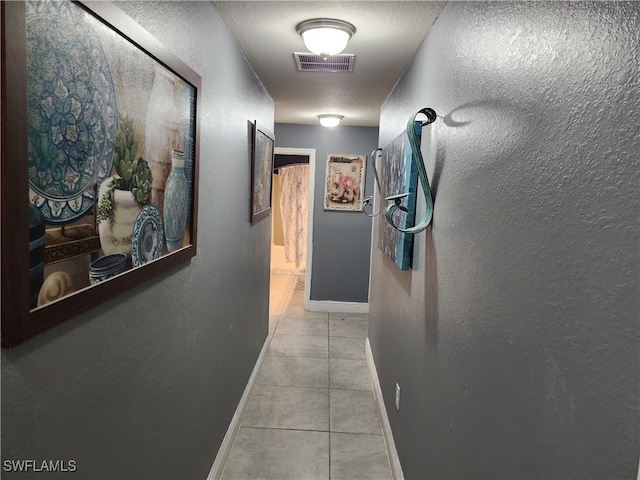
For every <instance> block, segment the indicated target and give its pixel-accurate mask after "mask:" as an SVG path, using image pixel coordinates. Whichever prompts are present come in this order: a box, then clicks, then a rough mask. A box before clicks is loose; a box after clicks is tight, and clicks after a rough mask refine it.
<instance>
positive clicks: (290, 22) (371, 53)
mask: <svg viewBox="0 0 640 480" xmlns="http://www.w3.org/2000/svg"><path fill="white" fill-rule="evenodd" d="M212 3H213V5H214V7H215V9H216V10H217V11H218V13H219V14H220V17H221V18H222V20H223V21H224V23H225V24H226V25H227V27H228V28H229V30H230V31H231V33H232V34H233V35H234V36H235V38H236V40H237V42H238V44H239V46H240V48H241V49H242V51H243V53H244V55H245V57H246V58H247V60H248V62H249V63H250V64H251V66H252V68H253V69H254V71H255V72H256V74H257V75H258V77H259V78H260V80H261V81H262V83H263V84H264V86H265V87H266V88H267V90H268V91H269V93H270V94H271V96H272V97H273V100H274V102H275V117H276V118H275V121H276V122H277V123H296V124H312V125H315V124H317V123H318V119H317V115H318V114H321V113H338V114H341V115H344V116H345V118H344V120H343V124H344V125H358V126H377V125H378V123H379V119H380V106H381V105H382V103H383V102H384V101H385V99H386V98H387V96H388V95H389V93H390V92H391V89H392V88H393V86H394V85H395V83H396V82H397V80H398V78H399V77H400V75H401V74H402V72H403V71H404V70H405V68H406V67H407V66H408V65H409V63H410V62H411V59H412V58H413V55H414V54H415V52H416V50H417V49H418V47H419V46H420V44H421V43H422V41H423V40H424V38H425V36H426V35H427V32H428V31H429V28H430V27H431V25H432V24H433V22H434V21H435V19H436V18H437V16H438V14H439V13H440V10H442V7H443V6H444V4H445V3H446V2H431V1H415V2H403V1H351V2H341V1H322V2H321V1H307V2H297V1H235V0H227V1H213V2H212ZM316 17H329V18H338V19H341V20H346V21H348V22H351V23H352V24H354V25H355V27H356V33H355V35H354V36H353V37H352V38H351V40H350V42H349V45H348V46H347V49H346V50H345V51H344V52H343V53H353V54H355V55H356V60H355V67H354V70H353V72H350V73H326V72H298V71H297V69H296V66H295V61H294V59H293V52H305V51H306V48H305V46H304V43H303V42H302V39H301V38H300V36H299V35H298V34H297V33H296V25H297V24H298V23H300V22H301V21H303V20H308V19H310V18H316Z"/></svg>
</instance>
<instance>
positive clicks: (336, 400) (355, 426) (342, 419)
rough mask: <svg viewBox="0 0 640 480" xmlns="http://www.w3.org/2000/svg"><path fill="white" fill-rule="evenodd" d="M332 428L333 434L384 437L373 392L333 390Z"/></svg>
mask: <svg viewBox="0 0 640 480" xmlns="http://www.w3.org/2000/svg"><path fill="white" fill-rule="evenodd" d="M330 406H331V409H330V412H331V417H330V426H331V431H332V432H344V433H370V434H373V435H382V428H381V427H380V420H379V418H378V411H377V409H376V404H375V402H374V399H373V392H371V391H370V390H369V391H361V390H335V389H332V390H331V394H330Z"/></svg>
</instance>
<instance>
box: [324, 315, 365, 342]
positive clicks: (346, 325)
mask: <svg viewBox="0 0 640 480" xmlns="http://www.w3.org/2000/svg"><path fill="white" fill-rule="evenodd" d="M368 335H369V316H368V315H358V314H339V313H330V314H329V336H331V337H357V338H367V336H368Z"/></svg>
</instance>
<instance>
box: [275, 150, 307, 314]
mask: <svg viewBox="0 0 640 480" xmlns="http://www.w3.org/2000/svg"><path fill="white" fill-rule="evenodd" d="M274 153H275V155H276V156H278V155H280V156H287V157H291V158H293V157H297V159H294V160H291V162H292V163H293V164H295V165H299V166H300V165H308V167H306V168H294V167H295V165H292V168H289V169H288V171H286V170H287V167H286V166H284V167H282V170H280V169H278V170H279V173H278V174H277V175H276V174H274V179H273V183H272V184H273V185H274V188H273V191H274V194H273V199H272V205H273V209H272V212H273V218H272V222H271V224H272V235H271V239H272V240H271V278H272V279H274V276H275V275H280V274H285V275H295V276H296V277H297V279H298V281H297V282H296V284H295V285H294V286H293V288H295V289H303V290H304V308H305V310H308V309H309V301H310V298H311V271H312V262H311V259H312V253H313V241H312V239H313V203H314V202H313V197H314V195H313V193H314V190H315V189H314V185H315V160H316V151H315V149H309V148H281V147H276V148H275V152H274ZM276 163H277V162H276ZM276 168H278V167H277V166H276ZM294 169H297V170H298V171H299V172H298V173H301V171H302V170H306V176H307V177H308V178H307V182H308V183H307V186H308V195H307V199H306V202H304V203H306V212H307V215H306V225H304V227H305V228H304V230H306V232H304V233H303V235H304V238H303V239H298V241H300V242H303V243H304V245H298V249H296V248H292V245H291V243H292V242H295V239H294V238H293V236H292V235H291V234H289V235H285V234H284V233H286V231H287V227H288V226H287V224H286V222H287V219H288V218H289V221H298V222H299V221H300V216H299V215H296V211H293V212H292V214H291V215H287V213H286V212H283V211H282V210H283V209H287V202H288V200H287V198H288V197H287V195H289V196H290V195H292V192H291V190H292V189H291V188H287V185H286V184H285V185H281V182H282V181H287V180H285V178H284V177H285V176H286V175H283V173H288V174H291V173H292V170H294ZM276 177H278V178H276ZM283 188H284V191H285V196H284V197H285V198H284V200H281V194H280V192H281V191H283ZM282 202H284V204H282ZM281 206H282V207H283V209H281V208H280V207H281ZM294 210H296V209H294ZM292 217H297V218H296V219H292ZM283 222H285V223H284V224H283ZM289 227H291V225H289ZM289 230H291V228H289ZM286 237H288V239H287V238H286ZM285 242H287V243H288V245H287V250H288V251H287V252H285V245H284V243H285ZM300 247H305V249H306V252H305V253H304V254H303V255H302V256H301V255H300V253H299V251H298V253H297V254H296V250H299V248H300ZM287 253H288V254H289V255H288V258H287ZM302 279H303V282H304V288H301V285H300V283H302V282H301V280H302ZM282 284H283V282H278V285H275V284H274V282H273V281H272V285H271V289H272V290H273V289H274V288H278V287H279V286H280V285H282Z"/></svg>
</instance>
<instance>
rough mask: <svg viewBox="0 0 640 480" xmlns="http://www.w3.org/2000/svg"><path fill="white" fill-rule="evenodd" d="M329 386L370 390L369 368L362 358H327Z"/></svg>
mask: <svg viewBox="0 0 640 480" xmlns="http://www.w3.org/2000/svg"><path fill="white" fill-rule="evenodd" d="M329 368H330V388H341V389H345V390H371V380H370V379H369V369H368V367H367V362H366V361H363V360H344V359H334V358H331V359H329Z"/></svg>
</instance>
